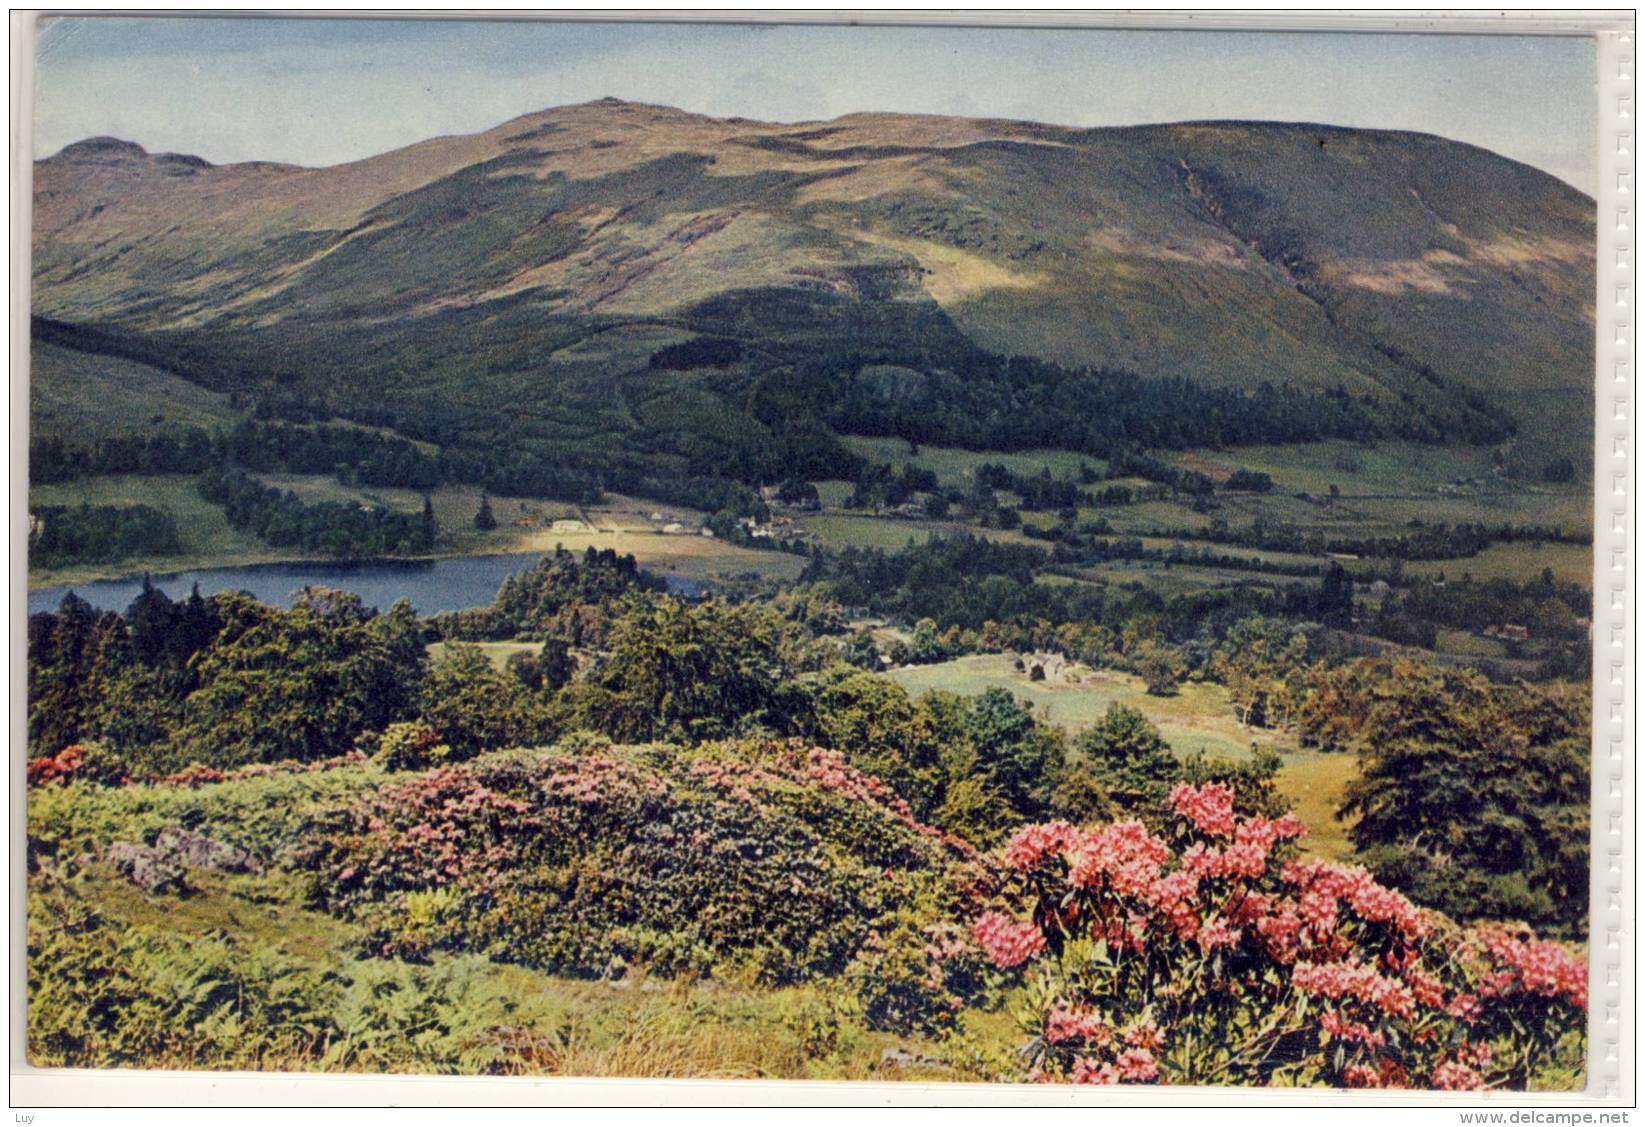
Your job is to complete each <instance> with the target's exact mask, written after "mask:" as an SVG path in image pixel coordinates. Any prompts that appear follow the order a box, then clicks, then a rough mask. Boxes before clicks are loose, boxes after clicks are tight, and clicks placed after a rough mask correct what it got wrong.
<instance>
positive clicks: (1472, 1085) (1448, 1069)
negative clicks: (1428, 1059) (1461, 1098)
mask: <svg viewBox="0 0 1645 1127" xmlns="http://www.w3.org/2000/svg"><path fill="white" fill-rule="evenodd" d="M1484 1086H1485V1081H1484V1080H1483V1079H1482V1078H1481V1077H1480V1075H1479V1073H1477V1072H1475V1071H1474V1070H1473V1069H1471V1068H1469V1067H1468V1066H1467V1065H1465V1064H1459V1063H1458V1062H1456V1061H1446V1062H1445V1063H1444V1064H1442V1065H1440V1066H1439V1067H1438V1068H1436V1069H1434V1087H1436V1088H1439V1089H1441V1090H1443V1091H1448V1092H1471V1091H1474V1090H1475V1089H1477V1088H1483V1087H1484Z"/></svg>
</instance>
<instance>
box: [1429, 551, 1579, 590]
mask: <svg viewBox="0 0 1645 1127" xmlns="http://www.w3.org/2000/svg"><path fill="white" fill-rule="evenodd" d="M1544 568H1547V569H1548V570H1550V571H1552V572H1553V573H1554V579H1555V580H1557V581H1558V582H1560V583H1580V584H1581V585H1582V586H1584V587H1591V586H1592V585H1593V581H1594V557H1593V550H1592V549H1591V548H1589V547H1588V545H1586V544H1534V543H1529V544H1492V545H1491V546H1490V547H1488V548H1486V549H1485V550H1484V551H1483V552H1480V553H1479V554H1478V555H1474V556H1469V557H1468V558H1467V559H1461V560H1418V561H1416V562H1414V563H1408V564H1406V565H1405V571H1406V573H1407V574H1410V575H1441V574H1443V575H1444V576H1445V577H1446V578H1447V579H1460V578H1462V577H1463V576H1464V575H1471V576H1473V577H1474V578H1475V579H1516V580H1519V581H1521V582H1524V581H1526V580H1531V579H1535V578H1537V577H1538V576H1540V575H1541V574H1542V571H1543V569H1544Z"/></svg>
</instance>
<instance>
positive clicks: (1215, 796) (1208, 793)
mask: <svg viewBox="0 0 1645 1127" xmlns="http://www.w3.org/2000/svg"><path fill="white" fill-rule="evenodd" d="M1171 809H1173V810H1175V811H1176V812H1177V815H1178V817H1182V818H1187V819H1188V820H1189V821H1190V822H1192V823H1193V824H1194V827H1195V828H1196V829H1198V830H1199V832H1200V833H1202V834H1205V835H1207V836H1208V837H1232V836H1233V835H1234V831H1235V829H1236V825H1235V822H1234V788H1233V787H1231V786H1229V785H1228V784H1227V783H1206V784H1205V785H1204V786H1199V787H1196V786H1190V785H1189V784H1188V783H1178V784H1177V785H1176V786H1174V787H1172V788H1171Z"/></svg>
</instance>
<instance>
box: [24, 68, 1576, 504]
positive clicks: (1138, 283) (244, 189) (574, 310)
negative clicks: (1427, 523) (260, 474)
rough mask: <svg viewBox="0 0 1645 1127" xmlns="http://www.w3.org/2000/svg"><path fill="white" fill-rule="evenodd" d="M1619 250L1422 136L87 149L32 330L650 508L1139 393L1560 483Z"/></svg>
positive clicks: (658, 112) (605, 119)
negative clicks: (1474, 459) (1548, 467)
mask: <svg viewBox="0 0 1645 1127" xmlns="http://www.w3.org/2000/svg"><path fill="white" fill-rule="evenodd" d="M1594 230H1595V205H1594V202H1593V201H1592V200H1591V199H1589V198H1588V197H1587V196H1585V195H1583V194H1582V193H1580V192H1578V191H1576V190H1575V189H1573V188H1571V187H1569V186H1568V185H1566V184H1564V183H1563V182H1561V181H1559V180H1557V179H1555V178H1554V177H1551V176H1549V175H1547V174H1545V173H1542V172H1539V171H1537V170H1535V169H1532V168H1529V167H1527V166H1525V165H1521V164H1518V163H1515V162H1513V161H1511V160H1507V159H1505V158H1502V157H1499V156H1496V155H1494V154H1492V153H1490V152H1487V151H1484V150H1482V149H1479V148H1475V147H1472V146H1468V145H1464V144H1460V143H1456V142H1452V141H1447V140H1444V139H1441V138H1438V137H1433V136H1428V135H1421V134H1413V133H1400V132H1381V131H1366V130H1351V129H1341V128H1334V127H1326V126H1317V125H1303V124H1274V123H1259V122H1196V123H1183V124H1173V125H1157V126H1142V127H1133V128H1112V129H1068V128H1060V127H1052V126H1047V125H1040V124H1033V123H1027V122H1011V121H992V120H968V119H960V118H947V117H924V116H907V115H893V114H854V115H850V116H847V117H842V118H839V119H836V120H834V121H830V122H826V123H803V124H795V125H782V124H771V123H763V122H756V121H749V120H745V119H727V120H720V119H714V118H709V117H703V116H699V115H695V114H690V113H685V112H682V111H679V110H674V109H669V108H664V107H658V106H648V105H638V104H633V103H627V102H620V101H616V100H604V101H600V102H594V103H588V104H584V105H576V106H566V107H561V108H557V109H552V110H548V111H545V112H543V113H538V114H534V115H531V116H527V117H523V118H519V119H516V120H514V121H511V122H508V123H506V124H504V125H502V126H499V127H498V128H496V129H493V130H490V131H488V132H485V133H480V134H476V135H472V136H465V137H442V138H436V139H433V140H430V141H426V142H423V143H421V144H417V145H413V146H410V147H408V148H405V149H400V150H397V151H395V152H391V153H387V154H384V155H382V156H377V157H373V158H370V159H368V160H363V161H357V162H354V163H351V164H345V165H338V166H335V167H329V168H300V167H295V166H290V165H282V164H273V163H250V164H236V165H224V166H217V165H212V164H209V163H207V162H206V161H204V160H201V159H199V158H196V157H189V156H180V155H177V154H169V153H167V154H151V153H148V152H146V151H144V150H143V149H142V148H141V147H139V146H137V145H135V144H131V143H129V142H125V141H119V140H115V139H111V138H96V139H92V140H88V141H83V142H79V143H77V144H73V145H70V146H68V147H67V148H65V149H64V150H62V151H61V152H59V153H58V154H56V155H55V156H52V157H50V158H48V159H45V160H41V161H39V162H37V163H36V166H35V193H34V233H33V240H34V242H33V245H34V310H35V313H36V316H37V319H38V320H37V323H38V324H41V325H44V326H46V327H47V329H48V330H49V331H50V332H51V333H53V334H55V336H54V339H58V340H60V341H61V340H68V341H69V342H70V343H75V344H76V346H77V347H85V348H92V349H97V350H107V351H115V352H123V353H126V354H128V355H131V356H133V357H134V358H137V359H141V360H144V361H145V362H149V363H155V364H156V365H157V366H160V367H163V368H167V369H169V370H172V371H175V372H177V373H179V374H182V375H184V376H186V377H188V378H190V379H193V380H195V381H196V382H199V383H202V384H205V385H207V386H210V387H212V388H214V389H216V390H219V391H241V392H246V393H248V394H254V395H262V396H266V397H269V398H283V399H284V400H292V399H297V400H305V401H318V402H321V403H323V404H324V406H325V409H326V410H328V411H335V412H336V413H339V414H344V415H348V416H351V417H357V418H361V419H362V420H365V421H371V420H377V421H384V422H389V423H392V424H393V425H396V426H403V427H404V428H405V429H408V430H409V431H411V432H412V433H416V434H418V435H419V436H420V437H427V438H429V439H430V440H433V441H445V442H457V443H459V444H469V445H475V444H478V443H481V442H484V443H488V444H492V445H495V446H497V447H499V448H507V449H509V450H512V451H517V452H525V453H526V454H530V455H531V456H535V457H539V458H550V459H552V458H563V457H571V456H572V455H573V454H575V455H577V456H579V457H592V456H594V455H595V454H596V453H597V452H598V451H600V450H602V449H605V448H607V447H610V446H611V441H610V440H611V439H612V438H613V437H615V438H616V439H617V440H618V441H617V443H616V446H617V447H620V448H621V449H622V450H623V451H624V452H625V454H624V456H625V457H629V458H631V459H635V460H637V461H638V462H639V463H643V464H644V466H645V467H646V468H647V472H657V471H658V470H659V469H666V468H670V467H672V468H674V469H684V470H689V471H692V472H696V471H699V470H701V469H702V467H703V466H704V465H710V466H711V465H713V464H714V460H715V458H718V457H722V456H724V451H726V450H733V449H735V450H740V449H743V448H744V447H747V446H749V445H750V444H752V445H753V446H755V447H758V446H759V445H760V444H762V443H768V442H769V441H770V440H771V438H772V435H773V434H774V433H775V432H776V430H778V429H780V428H781V427H782V426H785V425H786V424H785V423H782V422H781V421H780V419H781V418H782V417H784V413H785V412H786V413H787V414H788V415H792V414H793V413H795V412H801V413H805V414H809V413H811V412H815V413H816V414H817V415H818V421H819V422H820V423H821V424H822V425H823V426H824V428H830V427H831V428H833V429H836V430H844V429H856V430H859V431H870V432H897V433H901V432H908V436H910V437H925V438H931V439H953V438H961V439H963V438H965V437H966V435H965V433H963V432H961V431H959V430H956V429H955V428H956V427H958V426H959V424H958V423H944V424H943V426H945V427H947V428H948V429H947V430H937V431H928V430H922V429H921V428H922V427H923V426H925V425H926V424H925V423H922V421H921V420H922V418H925V417H934V416H935V415H938V414H941V408H942V407H943V405H944V403H946V402H948V400H951V399H953V398H954V396H955V395H960V396H961V397H962V398H965V402H966V403H967V404H970V405H971V406H968V407H967V410H971V411H974V412H982V413H983V414H984V415H990V416H992V415H999V414H1009V413H1010V412H1012V411H1013V410H1016V409H1018V408H1019V407H1022V406H1023V405H1025V404H1026V405H1032V404H1035V403H1037V402H1040V400H1037V399H1035V397H1034V394H1033V391H1034V387H1033V386H1031V385H1034V384H1035V381H1041V382H1043V381H1045V380H1046V379H1051V381H1052V384H1054V385H1055V387H1056V388H1058V389H1061V390H1058V391H1057V392H1056V393H1055V395H1054V396H1053V397H1052V398H1054V399H1056V400H1058V401H1061V400H1065V399H1067V398H1068V393H1067V392H1066V389H1067V388H1075V389H1076V390H1077V389H1078V387H1079V386H1080V385H1079V384H1078V381H1079V380H1080V379H1083V378H1090V379H1100V378H1108V379H1110V380H1112V379H1118V378H1121V377H1123V378H1124V379H1132V378H1133V376H1134V377H1135V379H1136V380H1140V381H1141V382H1133V383H1129V384H1119V385H1114V386H1116V387H1120V389H1121V391H1119V392H1114V391H1110V392H1108V393H1105V394H1107V396H1108V397H1107V398H1106V399H1103V398H1100V397H1099V398H1097V399H1089V400H1087V399H1081V398H1080V397H1079V395H1075V396H1074V399H1076V400H1078V401H1079V402H1082V403H1090V404H1097V405H1099V406H1091V407H1088V408H1086V413H1087V414H1090V413H1093V412H1098V413H1100V411H1102V410H1106V409H1107V408H1102V407H1100V405H1101V404H1123V403H1125V402H1126V400H1127V397H1128V396H1129V397H1132V398H1134V397H1135V396H1136V395H1143V394H1152V392H1151V391H1150V389H1153V388H1155V387H1156V386H1157V387H1167V386H1169V387H1171V388H1176V389H1178V390H1177V391H1173V393H1172V394H1173V395H1174V396H1176V397H1175V398H1170V399H1169V400H1168V401H1167V400H1161V402H1168V403H1169V405H1170V406H1169V411H1170V412H1175V413H1177V414H1179V415H1180V414H1182V413H1183V408H1182V403H1183V402H1184V400H1183V399H1182V398H1181V396H1180V394H1179V392H1180V387H1181V386H1182V385H1184V384H1186V386H1187V387H1190V388H1192V389H1197V390H1199V391H1203V393H1204V394H1205V395H1207V396H1210V397H1211V398H1210V399H1208V400H1207V402H1209V403H1211V404H1212V405H1213V406H1214V408H1215V411H1216V412H1217V413H1218V415H1219V417H1226V418H1229V419H1232V418H1233V417H1234V416H1235V415H1238V414H1239V413H1240V412H1242V411H1246V410H1247V408H1246V407H1245V406H1242V403H1241V400H1244V399H1250V398H1251V397H1252V396H1255V395H1258V394H1259V393H1260V394H1263V395H1268V394H1269V393H1271V392H1274V391H1275V389H1280V390H1282V391H1284V392H1286V394H1287V395H1289V396H1290V398H1289V399H1285V398H1283V397H1282V398H1280V399H1273V398H1270V399H1265V400H1263V402H1264V403H1270V404H1278V405H1279V406H1276V407H1275V408H1274V410H1273V411H1271V412H1270V413H1271V414H1275V415H1276V416H1284V415H1286V414H1292V415H1295V414H1296V413H1297V411H1298V408H1296V407H1291V406H1286V404H1303V405H1306V404H1308V403H1312V402H1319V403H1323V402H1325V401H1327V400H1331V401H1333V402H1334V403H1337V404H1341V405H1343V406H1341V407H1340V408H1336V407H1333V408H1332V410H1333V411H1335V412H1336V414H1335V415H1333V418H1338V417H1339V416H1340V418H1349V416H1352V420H1358V421H1352V420H1351V421H1349V422H1340V421H1339V422H1326V423H1321V424H1320V426H1323V427H1325V428H1326V429H1327V430H1332V432H1333V433H1335V432H1337V431H1344V432H1346V431H1352V430H1353V429H1354V428H1355V427H1362V428H1368V429H1369V430H1370V431H1372V432H1374V433H1387V434H1402V435H1406V436H1414V437H1421V438H1425V439H1428V440H1434V441H1446V440H1453V439H1457V438H1465V439H1472V440H1476V441H1486V440H1498V439H1501V438H1502V437H1503V436H1504V435H1505V434H1507V433H1508V432H1510V431H1512V432H1513V437H1512V438H1510V439H1508V440H1507V443H1506V445H1507V448H1508V452H1509V457H1510V463H1511V464H1513V465H1515V466H1516V468H1520V469H1524V470H1527V471H1530V470H1534V469H1535V468H1536V467H1537V466H1539V465H1541V464H1542V462H1544V461H1545V460H1547V459H1549V458H1551V457H1553V456H1556V455H1568V456H1571V457H1573V458H1574V459H1575V460H1576V461H1577V462H1578V463H1579V464H1584V463H1585V462H1586V457H1585V455H1586V452H1587V451H1588V450H1589V448H1590V435H1591V433H1592V409H1593V408H1592V394H1591V378H1592V377H1591V373H1592V362H1593V361H1592V356H1593V333H1594V290H1595V282H1594V278H1595V261H1594V253H1595V252H1594ZM693 340H695V341H696V344H695V345H693V344H692V343H691V342H692V341H693ZM1003 357H1031V358H1034V359H1037V360H1038V361H1041V362H1043V364H1044V365H1049V366H1051V368H1052V369H1054V372H1055V373H1061V374H1060V375H1054V376H1050V377H1048V376H1047V375H1046V374H1045V373H1046V370H1047V369H1045V368H1035V369H1032V370H1029V369H1023V370H1020V371H1018V370H1012V371H1011V372H1007V369H1006V368H1005V367H1002V365H1003V363H1004V362H1003V361H1002V360H1000V359H999V358H1003ZM808 365H809V366H810V367H808ZM818 365H822V366H823V367H824V368H828V369H829V370H827V371H820V372H819V371H814V370H812V369H814V368H816V367H817V366H818ZM830 366H831V367H830ZM1086 368H1090V369H1093V370H1094V371H1096V372H1097V373H1098V375H1096V376H1091V377H1084V376H1081V375H1079V373H1080V372H1081V371H1082V370H1083V369H1086ZM831 373H832V374H833V375H834V376H837V377H838V379H839V380H840V381H841V382H838V383H836V384H830V383H829V379H830V378H831ZM1002 373H1005V374H1003V375H1002ZM1068 373H1074V374H1072V375H1069V374H1068ZM847 377H849V378H847ZM1007 378H1009V379H1010V380H1014V381H1016V382H1014V383H1012V385H1011V390H1010V392H1009V394H1003V393H1002V394H1000V395H996V394H995V393H994V392H992V391H990V390H989V388H990V387H993V386H995V385H998V384H999V383H1000V381H1002V380H1005V379H1007ZM1058 381H1063V382H1058ZM1068 381H1072V382H1068ZM831 387H832V388H833V390H832V391H830V390H829V389H830V388H831ZM956 388H957V389H959V391H955V390H954V389H956ZM1127 388H1129V389H1131V390H1130V391H1126V390H1125V389H1127ZM1265 388H1266V390H1264V389H1265ZM1122 392H1123V394H1122ZM1081 394H1083V393H1081ZM1219 394H1220V396H1221V398H1217V396H1218V395H1219ZM972 396H975V402H974V404H973V401H972V399H971V398H966V397H972ZM990 396H992V398H990ZM944 397H946V398H944ZM847 400H849V401H850V403H851V404H852V405H851V406H845V405H843V404H844V403H845V401H847ZM899 404H901V406H899ZM909 404H914V405H915V406H909ZM922 405H923V406H922ZM916 408H917V409H916ZM1114 409H1115V410H1119V409H1120V408H1118V407H1116V408H1114ZM1162 410H1165V408H1162ZM1249 410H1250V411H1258V408H1256V407H1251V408H1249ZM1189 413H1190V414H1191V413H1192V412H1191V411H1190V412H1189ZM1366 420H1369V421H1366ZM931 425H933V426H934V425H936V424H931ZM1276 425H1277V424H1276ZM1115 426H1119V424H1115ZM1265 426H1267V424H1262V425H1257V424H1250V425H1246V424H1238V425H1236V424H1235V423H1233V422H1230V423H1228V424H1227V425H1226V426H1225V427H1224V428H1223V432H1222V435H1221V437H1222V440H1223V441H1242V440H1252V439H1255V438H1263V437H1272V436H1271V435H1268V434H1267V432H1266V431H1265V430H1264V429H1263V428H1264V427H1265ZM1333 428H1335V429H1333ZM1006 429H1007V428H1005V424H1003V423H1001V424H998V425H994V426H993V429H992V430H989V431H987V432H986V433H987V434H989V435H994V434H1005V433H1006ZM1123 430H1124V428H1123V427H1120V429H1119V430H1115V429H1114V428H1110V429H1109V430H1107V431H1103V432H1102V434H1101V435H1096V432H1094V431H1093V432H1092V434H1093V435H1094V436H1095V437H1092V438H1091V439H1090V442H1091V443H1099V444H1100V442H1111V441H1114V440H1115V435H1116V434H1119V435H1120V436H1121V437H1123V436H1124V435H1123V434H1122V433H1121V432H1122V431H1123ZM1019 432H1020V434H1021V436H1022V442H1023V443H1024V444H1034V439H1035V435H1034V434H1033V433H1032V432H1033V427H1032V426H1031V425H1028V426H1017V427H1016V428H1015V430H1013V431H1012V432H1011V433H1013V434H1017V433H1019ZM1080 433H1081V432H1079V431H1078V430H1077V427H1075V428H1072V429H1070V430H1069V434H1071V435H1072V436H1073V437H1072V440H1073V441H1080ZM1049 434H1050V436H1051V437H1056V438H1057V439H1058V440H1059V441H1069V440H1070V439H1069V438H1068V436H1067V435H1065V434H1064V432H1063V430H1056V429H1054V430H1053V431H1051V432H1049ZM1139 434H1140V435H1141V436H1143V437H1145V438H1148V439H1151V440H1152V441H1154V442H1156V443H1160V442H1163V443H1167V444H1169V443H1170V442H1171V440H1172V435H1173V432H1172V430H1171V428H1170V426H1169V425H1168V424H1162V423H1160V422H1159V421H1158V420H1157V419H1156V420H1153V421H1151V422H1150V423H1149V426H1148V427H1147V428H1144V429H1143V430H1141V431H1139ZM1180 437H1181V444H1190V443H1192V442H1196V441H1198V432H1197V431H1196V432H1195V433H1194V434H1192V435H1190V434H1186V433H1184V434H1182V435H1181V436H1180ZM1281 437H1285V435H1282V436H1281ZM989 441H995V440H994V439H989ZM998 441H1004V440H1003V439H999V440H998ZM705 443H706V444H707V447H706V449H708V450H709V451H710V453H709V454H707V455H705V453H704V451H705V446H704V444H705ZM1039 444H1044V443H1043V442H1040V443H1039Z"/></svg>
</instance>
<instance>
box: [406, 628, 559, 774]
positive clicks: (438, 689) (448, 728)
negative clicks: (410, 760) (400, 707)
mask: <svg viewBox="0 0 1645 1127" xmlns="http://www.w3.org/2000/svg"><path fill="white" fill-rule="evenodd" d="M418 710H419V715H420V716H421V717H422V721H423V723H424V724H425V725H427V727H428V728H429V730H430V731H431V732H432V733H433V734H434V738H435V739H437V740H438V741H440V742H443V743H446V744H449V745H450V746H451V751H452V753H453V754H454V755H455V756H456V757H458V758H463V759H466V758H469V757H471V756H473V755H476V754H478V753H479V752H481V751H485V750H495V749H497V748H505V747H520V746H523V745H530V744H542V743H548V742H550V741H551V740H552V739H553V737H554V733H555V731H556V725H555V722H554V717H553V713H552V708H551V705H550V701H549V699H548V697H547V696H546V695H544V694H542V693H541V692H538V691H536V690H534V689H533V688H532V687H531V686H529V685H527V684H526V683H524V682H523V681H522V680H521V679H520V678H519V677H518V676H515V675H514V674H512V673H509V672H507V671H505V670H500V669H498V668H497V667H496V666H494V665H493V664H492V663H491V659H490V658H488V657H487V656H486V655H485V653H484V651H482V650H481V649H480V648H479V647H478V646H473V645H467V644H465V643H462V642H448V643H446V646H445V649H444V651H443V652H442V653H441V655H440V656H439V658H438V659H437V660H435V661H434V662H433V664H432V665H431V666H430V668H429V673H428V679H427V681H426V682H425V683H424V685H423V692H422V698H421V701H420V703H419V706H418ZM428 765H429V764H423V766H428Z"/></svg>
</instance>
